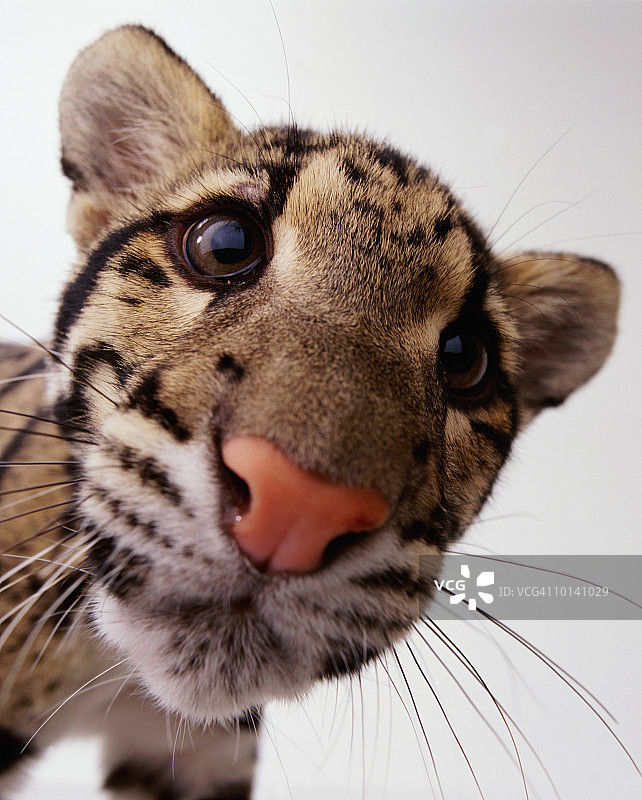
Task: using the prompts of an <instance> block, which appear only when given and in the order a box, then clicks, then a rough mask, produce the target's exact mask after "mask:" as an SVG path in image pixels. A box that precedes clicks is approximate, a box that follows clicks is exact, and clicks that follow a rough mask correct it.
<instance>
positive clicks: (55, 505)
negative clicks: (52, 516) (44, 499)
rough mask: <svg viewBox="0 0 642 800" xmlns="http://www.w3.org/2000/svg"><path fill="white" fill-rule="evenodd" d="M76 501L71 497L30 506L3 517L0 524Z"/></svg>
mask: <svg viewBox="0 0 642 800" xmlns="http://www.w3.org/2000/svg"><path fill="white" fill-rule="evenodd" d="M75 502H76V501H75V500H73V499H70V500H62V501H61V502H60V503H52V504H51V505H48V506H40V507H39V508H32V509H30V510H29V511H21V512H20V513H19V514H14V515H13V516H11V517H5V518H4V519H0V525H2V524H3V523H5V522H13V520H16V519H21V518H22V517H28V516H30V515H31V514H39V513H40V512H41V511H51V509H52V508H61V507H62V506H69V505H72V504H73V503H75Z"/></svg>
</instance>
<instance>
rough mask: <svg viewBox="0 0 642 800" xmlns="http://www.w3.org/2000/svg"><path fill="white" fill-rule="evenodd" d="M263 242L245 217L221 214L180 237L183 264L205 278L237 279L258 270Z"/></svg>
mask: <svg viewBox="0 0 642 800" xmlns="http://www.w3.org/2000/svg"><path fill="white" fill-rule="evenodd" d="M266 250H267V246H266V239H265V235H264V233H263V230H262V228H261V226H260V225H259V224H258V222H256V221H255V220H254V219H252V218H251V217H250V216H249V215H246V214H242V213H240V212H237V211H230V210H224V211H220V212H217V213H214V214H212V215H210V216H208V217H205V219H202V220H200V222H196V223H194V224H193V225H191V226H190V227H189V228H188V229H187V231H186V232H185V234H184V235H183V254H184V257H185V260H186V261H187V263H188V264H189V265H190V266H191V267H192V269H193V270H194V271H195V272H198V273H199V275H203V276H204V277H206V278H214V279H217V278H218V279H223V280H227V279H230V278H239V277H243V276H246V275H248V274H249V273H251V272H253V271H254V270H255V269H256V268H257V267H259V266H262V265H263V264H264V263H265V259H266Z"/></svg>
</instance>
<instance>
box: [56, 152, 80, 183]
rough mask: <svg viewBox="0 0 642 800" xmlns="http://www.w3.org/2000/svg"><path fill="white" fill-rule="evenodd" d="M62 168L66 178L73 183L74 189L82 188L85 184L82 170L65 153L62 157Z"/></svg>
mask: <svg viewBox="0 0 642 800" xmlns="http://www.w3.org/2000/svg"><path fill="white" fill-rule="evenodd" d="M60 169H61V170H62V174H63V175H64V176H65V178H69V180H70V181H71V182H72V183H73V187H74V189H82V188H83V186H84V184H85V178H84V175H83V174H82V172H81V171H80V170H79V169H78V167H77V166H76V165H75V164H72V163H71V161H69V159H68V158H65V156H64V155H63V156H62V158H61V159H60Z"/></svg>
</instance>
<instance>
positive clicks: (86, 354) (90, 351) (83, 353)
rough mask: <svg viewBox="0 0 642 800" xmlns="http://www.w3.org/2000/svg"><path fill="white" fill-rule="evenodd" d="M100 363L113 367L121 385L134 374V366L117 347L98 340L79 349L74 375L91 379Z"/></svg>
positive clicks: (83, 378) (82, 378) (81, 378)
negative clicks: (89, 345)
mask: <svg viewBox="0 0 642 800" xmlns="http://www.w3.org/2000/svg"><path fill="white" fill-rule="evenodd" d="M98 364H107V366H109V367H111V369H112V370H113V372H114V374H115V375H116V378H117V379H118V383H119V384H120V385H121V386H124V385H125V381H126V380H127V378H129V376H130V375H131V374H132V367H131V366H130V365H129V364H128V363H127V362H126V361H125V359H124V358H123V356H122V355H121V354H120V353H119V352H118V350H116V348H114V347H112V346H111V345H110V344H107V343H106V342H98V343H97V344H95V345H92V346H91V347H83V348H82V350H79V351H78V354H77V356H76V359H75V361H74V365H73V370H74V375H75V376H76V377H77V378H79V379H80V380H81V381H83V380H90V378H91V374H92V372H94V371H95V369H96V366H97V365H98Z"/></svg>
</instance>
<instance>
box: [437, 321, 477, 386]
mask: <svg viewBox="0 0 642 800" xmlns="http://www.w3.org/2000/svg"><path fill="white" fill-rule="evenodd" d="M439 361H440V363H441V369H442V374H443V379H444V382H445V384H446V386H447V387H448V390H449V391H450V392H452V393H453V394H458V395H462V396H467V397H470V396H472V395H477V394H479V393H481V392H482V391H483V389H484V388H485V385H486V377H487V375H488V368H489V364H488V348H487V346H486V341H485V338H484V336H483V334H482V333H481V331H479V330H477V329H476V328H475V327H474V326H468V325H464V324H458V323H455V324H454V325H449V326H448V327H447V328H446V329H445V330H444V332H443V333H442V334H441V340H440V343H439Z"/></svg>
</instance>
